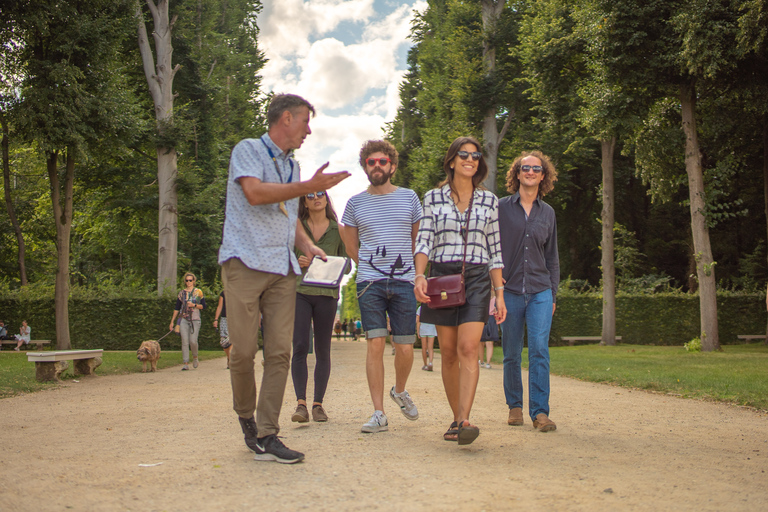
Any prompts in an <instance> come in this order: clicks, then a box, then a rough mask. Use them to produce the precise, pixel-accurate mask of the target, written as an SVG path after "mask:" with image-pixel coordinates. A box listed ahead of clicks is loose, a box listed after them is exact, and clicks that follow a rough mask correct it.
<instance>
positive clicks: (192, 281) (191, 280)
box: [184, 279, 195, 283]
mask: <svg viewBox="0 0 768 512" xmlns="http://www.w3.org/2000/svg"><path fill="white" fill-rule="evenodd" d="M184 281H185V282H187V283H194V282H195V280H194V279H185V280H184Z"/></svg>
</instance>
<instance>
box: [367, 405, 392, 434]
mask: <svg viewBox="0 0 768 512" xmlns="http://www.w3.org/2000/svg"><path fill="white" fill-rule="evenodd" d="M388 425H389V424H388V423H387V415H386V414H384V413H383V412H381V411H376V412H374V413H373V416H371V419H369V420H368V422H367V423H363V428H361V429H360V431H361V432H365V433H366V434H375V433H376V432H384V431H385V430H389V426H388Z"/></svg>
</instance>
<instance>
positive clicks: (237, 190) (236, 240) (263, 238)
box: [219, 134, 301, 276]
mask: <svg viewBox="0 0 768 512" xmlns="http://www.w3.org/2000/svg"><path fill="white" fill-rule="evenodd" d="M267 147H269V150H268V149H267ZM270 150H271V151H272V154H273V155H274V157H275V159H274V161H273V159H272V157H271V156H270V154H269V151H270ZM244 177H253V178H258V179H259V180H261V181H262V182H264V183H288V182H291V181H298V180H299V179H300V170H299V164H298V163H297V162H296V161H295V160H293V158H291V155H290V154H285V153H284V152H283V151H282V150H281V149H280V148H279V147H277V145H276V144H275V143H274V142H272V139H270V138H269V135H268V134H264V136H262V137H261V139H244V140H242V141H240V142H239V143H238V144H237V146H235V149H233V150H232V157H231V158H230V161H229V178H228V180H227V205H226V218H225V220H224V236H223V239H222V242H221V248H220V249H219V264H222V263H224V262H225V261H227V260H228V259H230V258H238V259H239V260H240V261H242V262H243V264H244V265H245V266H246V267H248V268H251V269H253V270H259V271H262V272H269V273H272V274H280V275H284V276H285V275H288V271H289V269H290V268H293V272H294V273H296V274H297V275H300V274H301V269H300V267H299V261H298V259H297V258H296V255H295V254H294V252H293V246H294V242H295V238H296V221H297V219H298V215H299V199H298V198H295V199H291V200H289V201H285V207H286V209H287V210H288V216H286V215H285V214H283V212H281V211H280V208H279V205H278V203H270V204H262V205H255V206H252V205H251V204H249V203H248V200H247V199H246V197H245V193H244V192H243V189H242V187H241V186H240V182H239V181H238V180H239V179H240V178H244Z"/></svg>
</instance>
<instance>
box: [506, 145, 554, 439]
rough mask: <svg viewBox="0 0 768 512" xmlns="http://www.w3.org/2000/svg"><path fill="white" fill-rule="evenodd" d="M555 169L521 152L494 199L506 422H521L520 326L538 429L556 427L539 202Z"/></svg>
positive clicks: (546, 234)
mask: <svg viewBox="0 0 768 512" xmlns="http://www.w3.org/2000/svg"><path fill="white" fill-rule="evenodd" d="M555 181H557V171H556V170H555V166H554V165H552V162H551V161H550V160H549V158H547V157H546V156H545V155H544V154H543V153H541V152H540V151H530V152H523V153H522V154H521V155H520V156H518V157H517V158H516V159H515V161H514V162H512V165H511V166H510V168H509V171H508V172H507V190H508V191H509V192H510V193H512V194H513V195H511V196H507V197H504V198H502V199H501V201H499V226H500V228H501V252H502V255H503V259H504V279H506V284H505V285H504V300H505V302H506V304H507V319H506V320H505V321H504V323H503V324H502V330H501V339H502V347H503V349H504V395H505V397H506V401H507V406H508V407H509V418H508V419H507V423H508V424H509V425H513V426H519V425H522V424H523V409H522V407H523V381H522V374H521V363H522V352H523V336H524V329H526V328H527V330H528V408H529V410H528V412H529V415H530V417H531V420H532V421H533V426H534V428H536V429H538V430H539V431H540V432H550V431H552V430H555V429H557V425H555V422H554V421H552V420H551V419H550V418H549V331H550V328H551V327H552V316H553V315H554V314H555V307H556V297H557V286H558V284H559V283H560V256H559V254H558V251H557V221H556V219H555V210H554V209H552V207H551V206H549V205H548V204H547V203H545V202H544V201H543V198H544V196H545V195H546V194H548V193H550V192H551V191H552V189H553V188H554V182H555Z"/></svg>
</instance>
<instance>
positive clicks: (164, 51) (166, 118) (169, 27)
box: [136, 0, 180, 296]
mask: <svg viewBox="0 0 768 512" xmlns="http://www.w3.org/2000/svg"><path fill="white" fill-rule="evenodd" d="M146 3H147V6H149V10H150V12H151V13H152V19H153V22H154V31H153V32H152V37H153V39H154V41H155V52H156V53H157V65H155V59H154V56H153V55H152V48H151V47H150V45H149V40H148V38H147V28H146V26H145V25H144V18H143V15H142V12H141V7H140V6H139V7H137V10H136V17H137V19H138V38H139V51H140V53H141V60H142V62H143V65H144V75H145V76H146V78H147V84H148V85H149V92H150V94H151V95H152V101H153V102H154V104H155V120H156V122H157V131H158V133H159V134H160V136H161V139H162V138H163V135H164V134H166V133H167V132H168V128H169V127H170V126H171V125H172V123H173V99H174V97H175V95H174V94H173V77H174V76H175V75H176V72H177V71H178V70H179V68H180V66H179V65H178V64H177V65H176V67H173V64H172V56H173V45H172V44H171V34H172V32H173V25H174V24H175V23H176V16H174V17H173V19H172V20H170V21H169V19H168V0H158V2H157V4H155V2H154V1H153V0H146ZM177 172H178V170H177V155H176V148H175V147H171V146H167V145H161V146H158V147H157V183H158V187H159V196H160V197H159V205H158V240H157V293H158V295H160V296H162V295H165V294H166V293H167V292H168V291H170V292H173V291H174V290H175V289H176V270H177V269H176V266H177V258H178V256H177V249H178V243H179V231H178V197H177V194H176V176H177Z"/></svg>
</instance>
